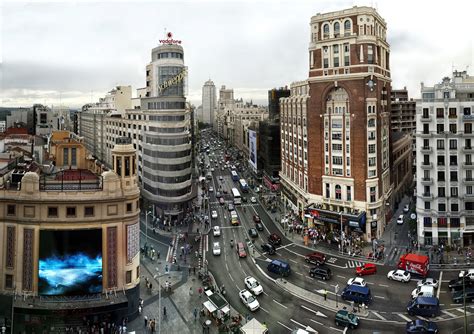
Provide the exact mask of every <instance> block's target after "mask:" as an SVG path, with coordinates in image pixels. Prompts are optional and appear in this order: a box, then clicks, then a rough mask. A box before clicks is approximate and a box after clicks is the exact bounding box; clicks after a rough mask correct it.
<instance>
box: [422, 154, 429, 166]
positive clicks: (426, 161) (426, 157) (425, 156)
mask: <svg viewBox="0 0 474 334" xmlns="http://www.w3.org/2000/svg"><path fill="white" fill-rule="evenodd" d="M429 164H430V156H429V155H428V154H425V155H424V156H423V165H429Z"/></svg>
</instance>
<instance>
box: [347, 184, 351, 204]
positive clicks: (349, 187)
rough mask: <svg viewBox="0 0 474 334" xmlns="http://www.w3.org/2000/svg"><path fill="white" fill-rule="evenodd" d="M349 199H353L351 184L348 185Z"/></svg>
mask: <svg viewBox="0 0 474 334" xmlns="http://www.w3.org/2000/svg"><path fill="white" fill-rule="evenodd" d="M347 200H348V201H352V189H351V186H347Z"/></svg>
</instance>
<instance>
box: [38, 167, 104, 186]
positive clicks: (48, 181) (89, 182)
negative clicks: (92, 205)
mask: <svg viewBox="0 0 474 334" xmlns="http://www.w3.org/2000/svg"><path fill="white" fill-rule="evenodd" d="M58 175H59V176H60V178H57V176H58ZM87 175H88V176H90V174H87ZM78 176H79V179H78V180H68V179H67V178H66V179H65V178H64V173H63V172H62V171H61V172H58V173H55V174H52V175H41V176H40V182H39V189H40V191H95V190H102V189H103V182H102V181H103V179H102V176H101V175H94V179H84V180H83V179H82V174H81V172H79V173H78Z"/></svg>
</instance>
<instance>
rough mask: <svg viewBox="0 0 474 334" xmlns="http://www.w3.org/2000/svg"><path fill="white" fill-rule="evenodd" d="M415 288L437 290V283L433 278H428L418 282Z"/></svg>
mask: <svg viewBox="0 0 474 334" xmlns="http://www.w3.org/2000/svg"><path fill="white" fill-rule="evenodd" d="M416 286H418V287H420V286H432V287H433V288H436V289H437V288H438V281H437V280H435V279H434V278H431V277H428V278H424V279H422V280H421V281H419V282H418V283H417V285H416Z"/></svg>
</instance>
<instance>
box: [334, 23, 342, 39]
mask: <svg viewBox="0 0 474 334" xmlns="http://www.w3.org/2000/svg"><path fill="white" fill-rule="evenodd" d="M340 28H341V27H340V24H339V22H336V23H334V37H339V31H340Z"/></svg>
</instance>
